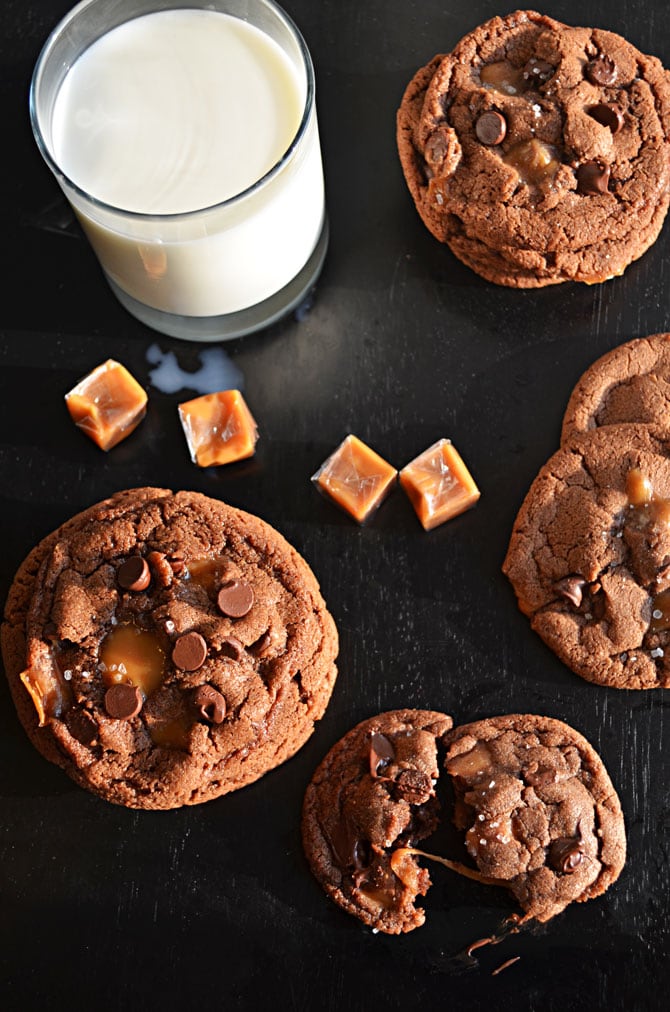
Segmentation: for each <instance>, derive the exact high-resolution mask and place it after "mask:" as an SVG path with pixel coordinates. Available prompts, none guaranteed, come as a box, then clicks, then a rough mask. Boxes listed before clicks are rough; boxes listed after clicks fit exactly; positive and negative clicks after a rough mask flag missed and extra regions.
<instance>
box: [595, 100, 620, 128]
mask: <svg viewBox="0 0 670 1012" xmlns="http://www.w3.org/2000/svg"><path fill="white" fill-rule="evenodd" d="M588 114H589V116H590V117H591V119H594V120H595V121H596V123H601V124H602V125H603V126H606V127H609V128H610V130H611V131H612V133H613V134H618V133H619V130H621V128H622V126H623V112H622V110H621V106H620V105H616V104H615V103H614V102H612V103H608V102H599V103H598V105H592V106H591V108H590V109H589V110H588Z"/></svg>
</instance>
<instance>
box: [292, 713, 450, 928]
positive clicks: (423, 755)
mask: <svg viewBox="0 0 670 1012" xmlns="http://www.w3.org/2000/svg"><path fill="white" fill-rule="evenodd" d="M451 725H452V722H451V718H449V717H447V716H445V714H443V713H434V712H432V711H430V710H391V711H390V712H388V713H382V714H380V715H379V716H378V717H372V718H371V719H370V720H365V721H363V723H362V724H358V726H357V727H355V728H354V729H353V730H352V731H349V732H348V734H346V735H345V736H344V738H342V739H341V740H340V741H338V742H337V744H336V745H334V746H333V748H332V749H331V750H330V752H329V753H328V755H327V756H326V757H325V759H324V760H323V762H322V763H321V765H320V766H319V768H318V769H317V771H316V773H315V774H314V777H313V779H312V781H311V783H310V785H309V787H308V788H307V793H306V795H305V801H304V806H303V816H302V837H303V845H304V849H305V854H306V855H307V860H308V861H309V864H310V867H311V869H312V872H313V873H314V875H315V877H316V878H317V879H318V881H319V882H320V883H321V885H322V886H323V888H324V889H325V891H326V892H327V893H328V895H329V896H330V897H331V899H333V900H335V902H336V903H338V904H339V905H340V906H341V907H343V908H344V909H345V910H347V911H348V912H349V913H351V914H354V915H355V916H356V917H358V918H359V919H360V920H361V921H363V923H364V924H367V925H369V926H370V927H372V928H375V929H377V930H379V931H384V932H386V933H388V934H392V935H394V934H399V933H400V932H402V931H411V930H412V929H413V928H416V927H418V926H419V925H421V924H423V922H424V919H425V914H424V911H423V910H422V909H421V907H418V908H417V907H415V906H414V903H415V900H416V898H417V896H423V895H425V893H426V891H427V890H428V887H429V886H430V877H429V875H428V872H427V871H426V870H425V869H423V868H420V867H419V866H418V864H417V863H416V861H415V859H414V858H413V857H412V856H410V855H408V856H407V857H406V858H405V860H404V861H403V872H402V880H401V879H400V878H398V877H397V875H396V874H395V873H394V871H393V870H392V868H391V856H392V854H393V851H394V850H396V849H397V848H399V847H410V846H412V845H413V844H414V843H416V842H417V841H419V840H422V839H424V838H425V837H426V836H429V835H430V834H431V833H432V832H433V831H434V829H435V827H436V826H437V822H438V811H439V805H438V802H437V799H436V797H435V782H436V780H437V777H438V759H437V745H438V743H439V742H441V741H442V740H443V738H444V735H445V734H446V732H447V731H448V730H449V729H450V727H451Z"/></svg>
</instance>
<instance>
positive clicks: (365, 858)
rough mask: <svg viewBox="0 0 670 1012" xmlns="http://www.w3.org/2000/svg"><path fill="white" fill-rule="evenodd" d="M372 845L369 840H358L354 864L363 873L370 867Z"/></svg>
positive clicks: (354, 849)
mask: <svg viewBox="0 0 670 1012" xmlns="http://www.w3.org/2000/svg"><path fill="white" fill-rule="evenodd" d="M370 859H371V854H370V844H369V843H368V842H367V840H356V842H355V843H354V848H353V864H354V868H356V870H357V871H363V869H365V868H369V866H370Z"/></svg>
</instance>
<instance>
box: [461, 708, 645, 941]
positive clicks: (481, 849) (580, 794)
mask: <svg viewBox="0 0 670 1012" xmlns="http://www.w3.org/2000/svg"><path fill="white" fill-rule="evenodd" d="M447 742H448V753H447V759H446V763H445V766H446V769H447V772H448V773H449V776H450V777H451V778H452V782H453V785H454V792H455V798H456V800H455V808H454V823H455V825H456V828H457V829H459V830H462V831H463V832H464V833H465V841H466V847H467V850H468V853H469V854H470V856H471V857H472V858H473V859H474V861H475V863H476V865H477V867H478V869H479V870H480V872H481V873H482V875H484V876H486V877H487V878H489V879H494V880H498V881H499V882H500V884H501V885H505V886H506V887H507V888H509V889H510V890H511V892H512V893H513V895H514V897H515V898H516V900H517V902H518V903H519V904H520V906H521V908H522V909H523V910H524V911H525V913H526V916H527V917H528V918H534V919H535V920H538V921H548V920H549V919H550V918H551V917H554V916H555V915H556V914H558V913H560V912H561V910H563V909H564V908H565V907H566V906H567V905H568V903H572V902H573V901H577V902H582V901H583V900H588V899H591V898H592V897H594V896H599V895H600V894H601V893H603V892H605V890H606V889H607V888H608V886H610V885H611V884H612V882H614V881H615V880H616V879H617V878H618V876H619V874H620V873H621V869H622V868H623V865H624V861H625V858H626V835H625V830H624V821H623V815H622V813H621V805H620V804H619V799H618V797H617V795H616V792H615V790H614V788H613V787H612V784H611V781H610V779H609V777H608V775H607V771H606V770H605V767H604V766H603V764H602V761H601V760H600V757H599V756H598V755H597V754H596V752H594V750H593V749H592V748H591V746H590V745H589V743H588V742H587V741H586V739H585V738H583V737H582V736H581V734H578V733H577V731H575V730H573V728H571V727H568V725H567V724H563V723H562V722H561V721H560V720H552V719H551V718H550V717H536V716H531V715H528V714H513V715H510V716H505V717H491V718H489V719H487V720H479V721H476V722H475V723H473V724H466V725H464V726H463V727H457V728H455V729H454V730H453V731H452V732H451V733H450V734H449V735H448V736H447Z"/></svg>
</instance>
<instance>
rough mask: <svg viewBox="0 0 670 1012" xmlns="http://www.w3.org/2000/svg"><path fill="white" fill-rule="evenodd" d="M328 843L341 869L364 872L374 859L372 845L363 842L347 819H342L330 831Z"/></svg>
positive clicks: (365, 841)
mask: <svg viewBox="0 0 670 1012" xmlns="http://www.w3.org/2000/svg"><path fill="white" fill-rule="evenodd" d="M328 842H329V844H330V849H331V850H332V852H333V857H334V858H335V861H336V862H337V864H338V865H339V866H340V868H355V869H357V870H358V871H362V870H363V869H365V868H367V867H369V864H370V861H371V858H372V854H371V850H370V845H369V843H368V842H367V840H361V838H360V836H359V834H358V831H357V829H356V828H355V827H354V826H352V825H351V823H350V822H349V820H348V819H347V818H341V819H340V821H339V822H337V823H336V824H335V825H334V826H333V827H332V829H330V830H329V831H328Z"/></svg>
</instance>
